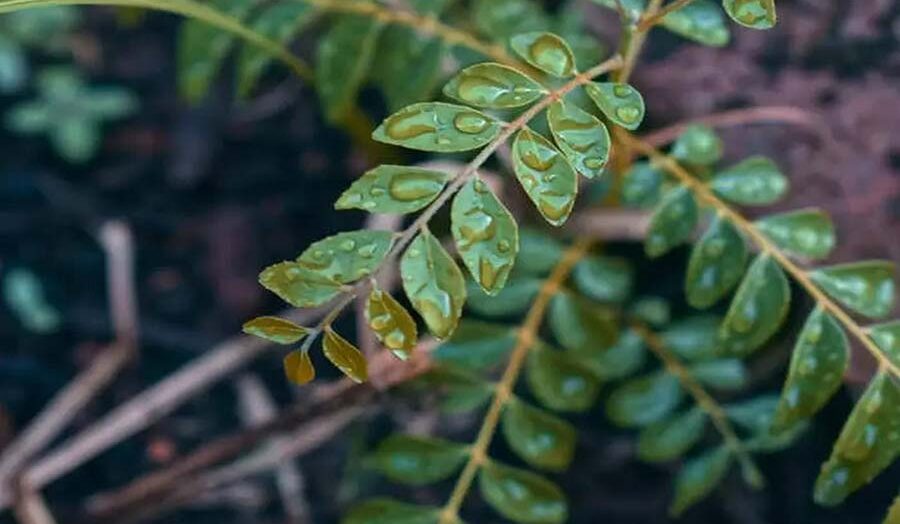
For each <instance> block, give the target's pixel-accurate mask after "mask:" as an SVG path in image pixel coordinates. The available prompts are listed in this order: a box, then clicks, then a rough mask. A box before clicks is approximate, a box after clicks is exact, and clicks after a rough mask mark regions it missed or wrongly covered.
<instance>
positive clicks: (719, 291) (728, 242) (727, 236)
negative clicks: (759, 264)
mask: <svg viewBox="0 0 900 524" xmlns="http://www.w3.org/2000/svg"><path fill="white" fill-rule="evenodd" d="M746 263H747V243H746V242H744V237H742V236H741V234H740V232H738V230H737V228H735V227H734V225H733V224H732V223H731V222H730V221H728V220H727V219H725V218H722V217H716V219H715V220H714V221H713V223H712V225H710V226H709V229H708V230H707V231H706V233H704V235H703V237H702V238H701V239H700V241H699V242H697V244H696V245H695V246H694V250H693V251H692V252H691V259H690V261H689V262H688V269H687V277H686V279H685V286H684V287H685V293H686V295H687V301H688V304H690V305H691V306H693V307H695V308H698V309H705V308H708V307H710V306H712V305H713V304H715V303H716V302H718V301H719V300H720V299H721V298H722V297H724V296H725V295H727V294H728V292H729V291H731V289H732V288H733V287H734V286H736V285H737V283H738V282H740V280H741V276H742V275H743V274H744V266H745V264H746Z"/></svg>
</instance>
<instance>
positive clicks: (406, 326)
mask: <svg viewBox="0 0 900 524" xmlns="http://www.w3.org/2000/svg"><path fill="white" fill-rule="evenodd" d="M365 316H366V322H368V324H369V327H370V328H372V332H374V333H375V336H376V337H378V340H379V341H380V342H381V343H382V344H384V345H385V347H387V348H388V349H390V350H391V352H393V353H394V355H396V356H397V358H399V359H400V360H406V359H408V358H409V356H410V354H411V353H412V350H413V348H414V347H415V346H416V340H417V338H418V332H417V329H416V321H415V320H413V317H412V315H410V314H409V312H408V311H406V308H404V307H403V306H402V305H401V304H400V302H397V299H395V298H394V297H393V296H391V294H390V293H388V292H387V291H384V290H382V289H380V288H379V287H378V286H377V285H373V287H372V292H371V293H369V298H368V299H367V300H366V309H365Z"/></svg>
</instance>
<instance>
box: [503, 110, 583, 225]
mask: <svg viewBox="0 0 900 524" xmlns="http://www.w3.org/2000/svg"><path fill="white" fill-rule="evenodd" d="M513 167H514V169H515V172H516V178H518V179H519V183H520V184H522V187H523V188H524V189H525V192H526V193H527V194H528V198H530V199H531V201H532V202H534V205H535V206H537V209H538V211H539V212H540V213H541V215H543V217H544V218H545V219H546V220H547V222H550V223H551V224H553V225H554V226H560V225H562V224H563V223H564V222H565V221H566V219H567V218H569V213H571V212H572V207H574V205H575V196H576V195H577V193H578V175H577V174H576V173H575V170H574V169H572V166H571V165H570V164H569V162H568V160H566V158H565V157H564V156H563V155H562V154H561V153H560V152H559V150H557V149H556V147H554V146H553V144H552V143H551V142H550V141H549V140H547V139H546V138H544V137H543V136H541V135H539V134H537V133H535V132H533V131H531V130H530V129H528V128H527V127H526V128H523V129H522V130H521V131H519V133H518V134H517V135H516V139H515V141H514V142H513Z"/></svg>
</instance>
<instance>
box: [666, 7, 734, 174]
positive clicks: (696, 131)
mask: <svg viewBox="0 0 900 524" xmlns="http://www.w3.org/2000/svg"><path fill="white" fill-rule="evenodd" d="M691 5H700V4H699V2H697V1H696V0H695V2H694V3H693V4H691ZM684 9H685V8H681V9H679V10H678V11H675V13H679V12H681V11H683V10H684ZM672 14H674V13H672ZM672 14H670V15H669V16H671V15H672ZM723 148H724V146H723V145H722V139H721V138H719V135H717V134H716V132H715V130H714V129H712V128H711V127H708V126H704V125H700V124H692V125H689V126H688V127H687V128H686V129H685V130H684V132H682V133H681V135H679V136H678V139H677V140H675V144H674V145H673V146H672V156H673V157H675V158H676V159H678V160H680V161H682V162H684V163H687V164H691V165H695V166H711V165H713V164H715V163H716V162H718V161H719V160H721V159H722V151H723Z"/></svg>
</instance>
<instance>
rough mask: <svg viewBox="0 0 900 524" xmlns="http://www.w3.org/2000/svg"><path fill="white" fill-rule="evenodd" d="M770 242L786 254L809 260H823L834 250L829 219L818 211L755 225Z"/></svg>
mask: <svg viewBox="0 0 900 524" xmlns="http://www.w3.org/2000/svg"><path fill="white" fill-rule="evenodd" d="M754 224H755V225H756V227H758V228H759V230H760V231H761V232H762V233H763V234H764V235H766V236H767V237H768V238H769V240H771V241H772V242H774V243H775V245H776V246H778V247H779V248H781V249H782V250H784V251H785V252H787V253H789V254H791V255H795V256H800V257H807V258H812V259H819V258H825V257H827V256H828V255H829V254H830V253H831V250H832V249H834V245H835V234H834V224H833V223H832V222H831V217H829V216H828V214H827V213H825V212H824V211H822V210H819V209H801V210H798V211H789V212H787V213H781V214H778V215H772V216H768V217H765V218H762V219H760V220H757V221H756V222H754Z"/></svg>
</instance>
